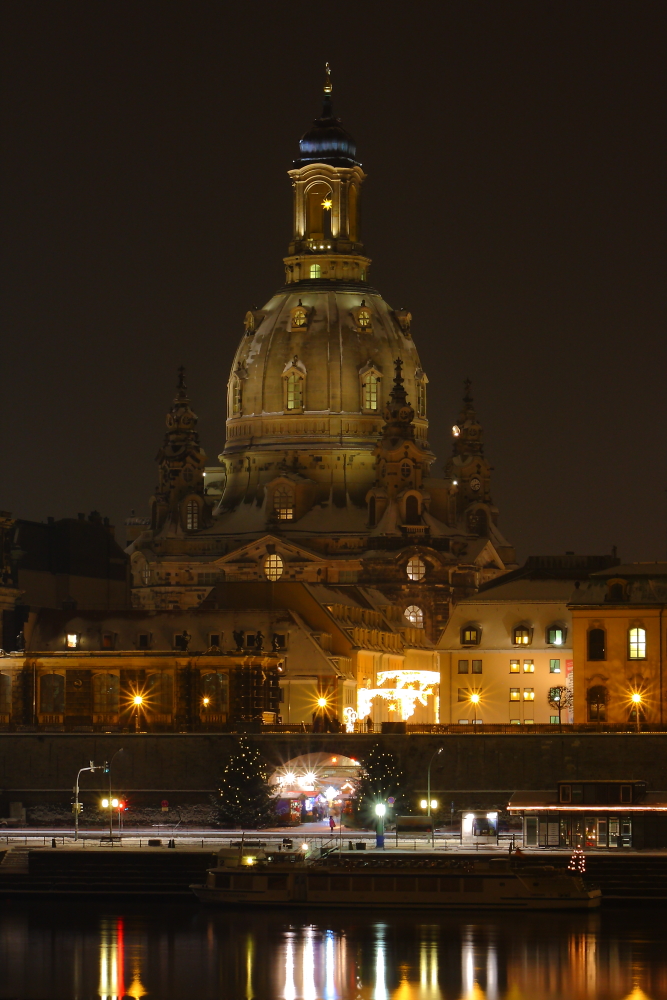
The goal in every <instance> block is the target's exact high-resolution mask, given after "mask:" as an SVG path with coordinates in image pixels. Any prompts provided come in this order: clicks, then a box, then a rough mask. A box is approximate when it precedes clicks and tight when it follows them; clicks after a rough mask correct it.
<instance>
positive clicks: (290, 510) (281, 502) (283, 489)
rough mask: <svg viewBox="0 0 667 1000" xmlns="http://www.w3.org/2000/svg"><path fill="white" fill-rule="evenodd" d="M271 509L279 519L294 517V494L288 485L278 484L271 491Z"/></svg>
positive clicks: (287, 519)
mask: <svg viewBox="0 0 667 1000" xmlns="http://www.w3.org/2000/svg"><path fill="white" fill-rule="evenodd" d="M273 509H274V510H275V512H276V514H277V515H278V520H279V521H292V520H293V519H294V494H293V493H292V491H291V489H290V488H289V486H278V488H277V489H276V490H274V492H273Z"/></svg>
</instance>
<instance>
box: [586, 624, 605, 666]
mask: <svg viewBox="0 0 667 1000" xmlns="http://www.w3.org/2000/svg"><path fill="white" fill-rule="evenodd" d="M605 639H606V636H605V632H604V629H603V628H592V629H589V630H588V659H589V660H604V659H606V648H605V647H606V642H605Z"/></svg>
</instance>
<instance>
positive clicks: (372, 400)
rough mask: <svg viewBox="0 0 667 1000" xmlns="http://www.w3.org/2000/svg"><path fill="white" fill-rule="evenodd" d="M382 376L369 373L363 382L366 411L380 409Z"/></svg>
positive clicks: (362, 388) (363, 401) (362, 391)
mask: <svg viewBox="0 0 667 1000" xmlns="http://www.w3.org/2000/svg"><path fill="white" fill-rule="evenodd" d="M379 385H380V376H379V375H376V374H375V373H374V372H367V374H366V375H364V377H363V379H362V380H361V393H362V406H363V408H364V410H377V409H378V408H379V393H378V389H379Z"/></svg>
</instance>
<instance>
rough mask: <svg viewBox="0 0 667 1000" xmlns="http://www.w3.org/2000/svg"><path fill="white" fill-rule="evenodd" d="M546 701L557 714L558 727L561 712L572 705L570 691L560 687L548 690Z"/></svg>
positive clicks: (572, 700)
mask: <svg viewBox="0 0 667 1000" xmlns="http://www.w3.org/2000/svg"><path fill="white" fill-rule="evenodd" d="M547 701H548V702H549V704H550V705H551V707H552V708H553V709H555V710H556V711H557V712H558V725H559V727H560V725H561V720H562V715H563V712H564V711H566V710H569V709H570V708H572V706H573V704H574V699H573V697H572V690H571V689H570V688H568V687H564V686H562V685H559V686H558V687H552V688H549V691H548V693H547Z"/></svg>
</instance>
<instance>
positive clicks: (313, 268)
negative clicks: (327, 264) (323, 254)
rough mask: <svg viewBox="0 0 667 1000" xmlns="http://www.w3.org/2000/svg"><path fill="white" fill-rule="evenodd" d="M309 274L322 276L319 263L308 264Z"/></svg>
mask: <svg viewBox="0 0 667 1000" xmlns="http://www.w3.org/2000/svg"><path fill="white" fill-rule="evenodd" d="M310 276H311V278H321V277H322V268H321V267H320V265H319V264H311V265H310Z"/></svg>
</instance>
